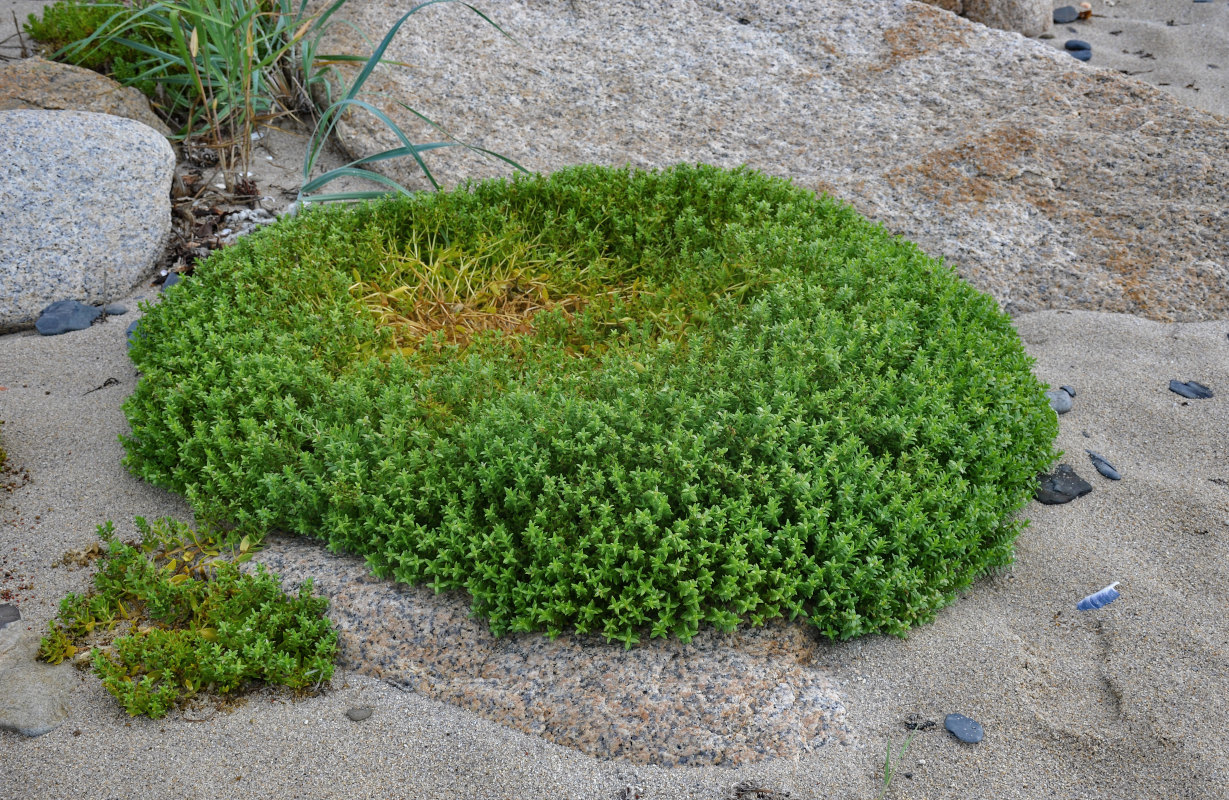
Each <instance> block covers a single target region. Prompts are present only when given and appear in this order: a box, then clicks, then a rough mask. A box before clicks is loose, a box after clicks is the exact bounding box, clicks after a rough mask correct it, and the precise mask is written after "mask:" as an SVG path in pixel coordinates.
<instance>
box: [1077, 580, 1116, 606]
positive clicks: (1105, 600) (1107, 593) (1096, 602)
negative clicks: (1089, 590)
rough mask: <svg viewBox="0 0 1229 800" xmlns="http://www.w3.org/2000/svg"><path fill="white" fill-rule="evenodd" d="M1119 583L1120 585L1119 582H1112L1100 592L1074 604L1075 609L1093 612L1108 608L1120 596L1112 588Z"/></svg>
mask: <svg viewBox="0 0 1229 800" xmlns="http://www.w3.org/2000/svg"><path fill="white" fill-rule="evenodd" d="M1119 583H1121V581H1114V582H1113V583H1111V584H1110V585H1109V586H1106V587H1105V588H1104V589H1102V590H1101V591H1099V592H1096V593H1094V594H1090V595H1088V596H1087V597H1085V598H1084V599H1083V600H1081V601H1080V602H1078V603H1076V604H1075V607H1076V608H1078V609H1079V610H1080V611H1093V610H1096V609H1098V608H1101V607H1102V606H1108V605H1109V604H1110V603H1112V602H1114V601H1115V600H1117V599H1118V597H1119V596H1120V595H1121V592H1119V591H1118V590H1117V589H1115V588H1114V587H1115V586H1117V585H1118V584H1119Z"/></svg>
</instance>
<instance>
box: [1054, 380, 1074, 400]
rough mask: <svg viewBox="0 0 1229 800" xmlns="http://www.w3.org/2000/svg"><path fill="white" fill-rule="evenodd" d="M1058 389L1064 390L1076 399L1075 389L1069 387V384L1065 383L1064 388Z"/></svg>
mask: <svg viewBox="0 0 1229 800" xmlns="http://www.w3.org/2000/svg"><path fill="white" fill-rule="evenodd" d="M1058 388H1060V389H1062V390H1063V391H1064V392H1066V393H1067V394H1069V395H1071V396H1072V397H1075V387H1073V386H1068V385H1067V384H1065V383H1064V384H1063V385H1062V386H1060V387H1058Z"/></svg>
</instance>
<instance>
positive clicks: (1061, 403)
mask: <svg viewBox="0 0 1229 800" xmlns="http://www.w3.org/2000/svg"><path fill="white" fill-rule="evenodd" d="M1046 397H1048V398H1050V408H1052V409H1054V413H1056V414H1066V413H1067V412H1068V411H1070V410H1071V395H1069V394H1067V393H1066V392H1064V391H1063V390H1062V389H1051V390H1050V391H1048V392H1046Z"/></svg>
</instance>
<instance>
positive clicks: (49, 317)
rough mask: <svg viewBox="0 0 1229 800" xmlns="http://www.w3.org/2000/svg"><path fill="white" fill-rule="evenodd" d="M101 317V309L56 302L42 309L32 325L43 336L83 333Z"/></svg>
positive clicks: (65, 301) (76, 303) (69, 301)
mask: <svg viewBox="0 0 1229 800" xmlns="http://www.w3.org/2000/svg"><path fill="white" fill-rule="evenodd" d="M100 316H102V309H101V308H94V306H87V305H86V304H85V303H79V302H77V301H76V300H56V301H55V302H54V303H52V304H51V305H49V306H47V307H46V308H44V309H43V313H41V314H39V315H38V321H37V322H35V323H34V327H35V329H36V330H37V331H38V332H39V333H41V334H42V335H43V336H57V335H59V334H61V333H68V332H69V331H83V330H85V329H86V328H88V327H90V325H93V324H94V320H96V319H98V318H99V317H100Z"/></svg>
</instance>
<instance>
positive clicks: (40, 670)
mask: <svg viewBox="0 0 1229 800" xmlns="http://www.w3.org/2000/svg"><path fill="white" fill-rule="evenodd" d="M20 619H21V615H20V613H18V611H17V608H16V607H15V606H12V605H4V606H0V620H3V621H0V730H3V731H13V732H15V733H20V734H21V735H23V736H42V735H43V734H44V733H48V732H50V731H52V730H55V728H56V727H58V726H59V725H60V724H61V723H63V722H64V720H66V719H68V705H67V703H66V702H65V698H66V696H67V695H68V689H69V679H70V677H71V675H70V667H69V666H68V665H66V664H61V665H59V666H54V667H53V666H52V665H50V664H43V663H41V662H39V661H36V660H35V656H36V655H37V653H38V646H39V640H38V637H37V636H35V635H34V634H32V633H29V632H28V631H26V630H25V629H24V628H23V627H22V626H21V625H18V624H17V623H18V622H19V621H20Z"/></svg>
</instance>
